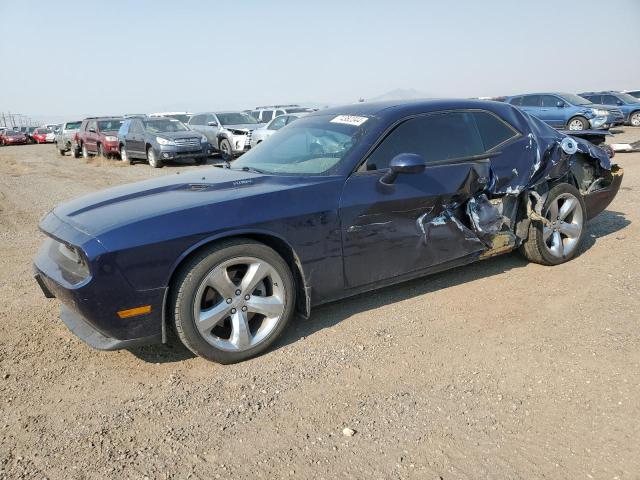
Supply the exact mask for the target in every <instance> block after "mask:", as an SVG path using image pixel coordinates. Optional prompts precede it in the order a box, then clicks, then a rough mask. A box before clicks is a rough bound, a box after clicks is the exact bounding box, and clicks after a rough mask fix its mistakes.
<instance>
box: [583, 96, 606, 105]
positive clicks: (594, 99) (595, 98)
mask: <svg viewBox="0 0 640 480" xmlns="http://www.w3.org/2000/svg"><path fill="white" fill-rule="evenodd" d="M580 96H581V97H583V98H586V99H587V100H589V101H590V102H591V103H602V98H601V96H600V95H580Z"/></svg>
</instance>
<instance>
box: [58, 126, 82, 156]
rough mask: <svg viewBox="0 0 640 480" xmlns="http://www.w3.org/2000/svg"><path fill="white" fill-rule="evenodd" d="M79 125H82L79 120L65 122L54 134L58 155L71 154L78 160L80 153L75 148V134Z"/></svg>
mask: <svg viewBox="0 0 640 480" xmlns="http://www.w3.org/2000/svg"><path fill="white" fill-rule="evenodd" d="M80 125H82V121H81V120H76V121H73V122H65V123H63V124H62V126H61V127H60V131H59V132H58V133H57V134H56V148H57V149H58V153H59V154H60V155H64V154H65V153H67V152H71V155H72V156H73V157H74V158H78V157H79V156H80V151H79V150H78V147H77V145H78V139H77V134H78V131H79V129H80Z"/></svg>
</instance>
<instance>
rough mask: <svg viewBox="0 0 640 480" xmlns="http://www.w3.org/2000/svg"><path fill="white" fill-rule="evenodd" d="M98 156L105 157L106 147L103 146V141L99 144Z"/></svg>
mask: <svg viewBox="0 0 640 480" xmlns="http://www.w3.org/2000/svg"><path fill="white" fill-rule="evenodd" d="M98 156H99V157H104V148H102V144H101V143H99V144H98Z"/></svg>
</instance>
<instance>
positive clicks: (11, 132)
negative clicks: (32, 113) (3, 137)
mask: <svg viewBox="0 0 640 480" xmlns="http://www.w3.org/2000/svg"><path fill="white" fill-rule="evenodd" d="M7 135H8V136H9V137H17V136H18V135H22V132H16V131H10V130H9V131H7Z"/></svg>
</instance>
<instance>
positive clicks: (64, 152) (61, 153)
mask: <svg viewBox="0 0 640 480" xmlns="http://www.w3.org/2000/svg"><path fill="white" fill-rule="evenodd" d="M58 153H59V154H60V156H61V157H64V156H65V154H66V153H67V151H66V150H64V149H62V148H59V149H58Z"/></svg>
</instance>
